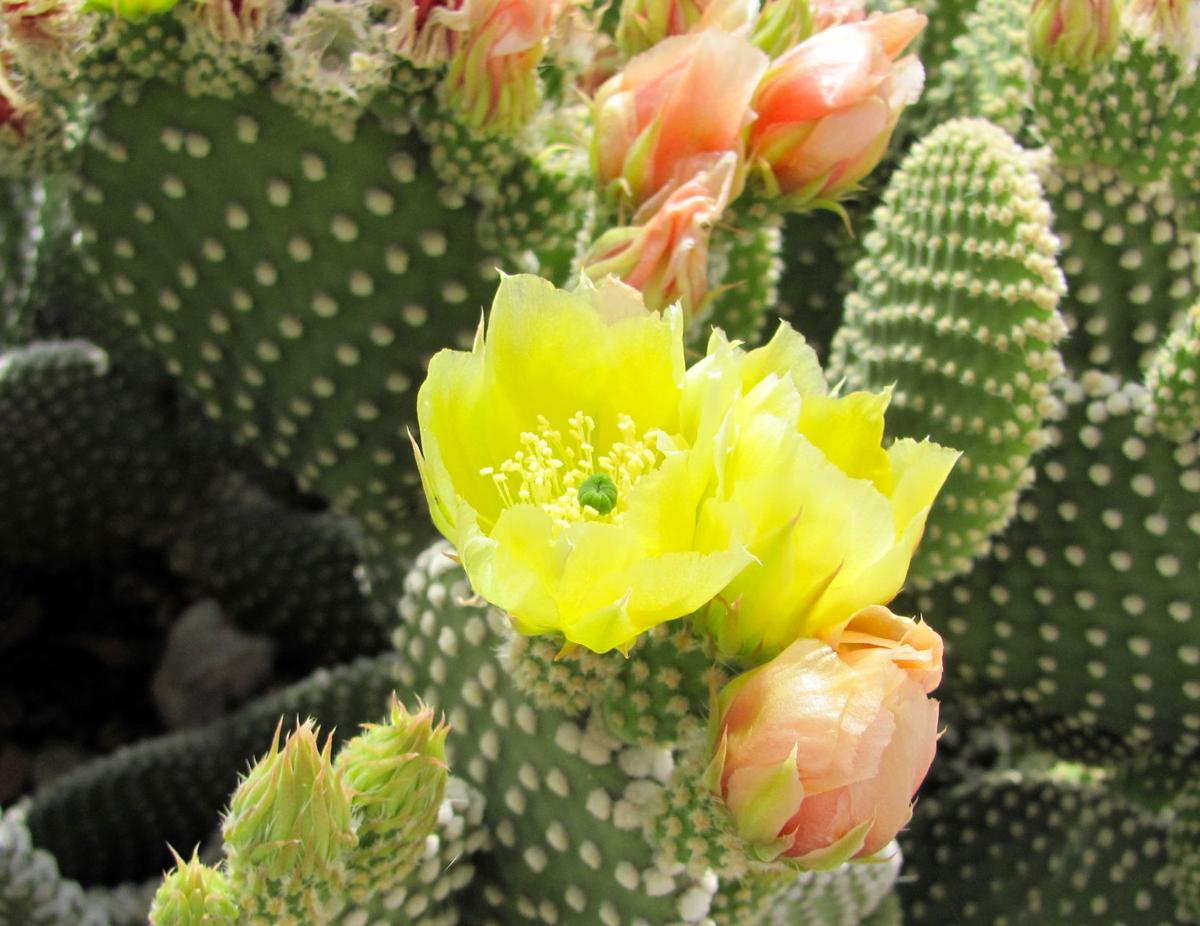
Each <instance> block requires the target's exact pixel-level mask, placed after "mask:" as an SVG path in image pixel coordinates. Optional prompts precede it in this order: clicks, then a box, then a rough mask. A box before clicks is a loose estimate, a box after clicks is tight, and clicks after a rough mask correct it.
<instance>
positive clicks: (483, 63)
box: [446, 0, 559, 132]
mask: <svg viewBox="0 0 1200 926" xmlns="http://www.w3.org/2000/svg"><path fill="white" fill-rule="evenodd" d="M466 9H467V11H468V14H469V15H468V21H469V27H468V29H467V31H466V34H465V36H464V37H463V38H461V39H460V40H459V42H458V43H457V49H456V50H455V52H454V55H453V58H452V59H451V62H450V70H449V73H448V74H447V75H446V88H447V94H448V96H449V98H450V101H451V102H452V103H453V104H454V105H455V107H456V108H457V109H458V110H459V113H460V114H461V115H462V116H463V118H464V119H465V120H466V121H467V122H468V123H469V124H470V125H473V126H475V127H476V128H492V129H497V130H500V131H505V132H515V131H516V130H517V129H519V128H520V127H521V126H522V125H524V124H525V123H526V122H528V121H529V119H530V118H531V117H532V116H533V113H534V111H535V110H536V109H537V106H538V102H539V93H538V86H537V66H538V63H539V62H540V61H541V60H542V56H543V55H544V54H545V51H546V47H545V46H546V37H547V36H548V35H549V34H550V30H551V29H552V28H553V26H554V21H555V19H556V17H557V15H558V12H559V4H558V2H557V0H472V2H470V3H468V4H467V7H466Z"/></svg>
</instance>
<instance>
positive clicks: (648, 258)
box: [584, 152, 737, 316]
mask: <svg viewBox="0 0 1200 926" xmlns="http://www.w3.org/2000/svg"><path fill="white" fill-rule="evenodd" d="M736 169H737V156H736V155H734V154H733V153H732V152H726V153H725V154H723V155H705V156H702V157H699V158H696V159H695V162H694V163H692V162H689V163H687V164H684V165H682V166H681V170H680V176H678V177H677V178H676V179H675V180H674V181H672V182H671V183H669V184H668V185H667V186H665V187H663V189H662V190H660V191H659V192H658V193H657V194H656V195H655V196H654V197H653V198H651V199H650V200H649V201H647V202H646V204H645V205H644V206H642V208H641V209H639V210H638V212H637V214H636V215H635V216H634V218H633V224H632V225H630V226H624V227H619V228H613V229H610V230H609V231H607V232H605V233H604V234H603V235H601V236H600V238H599V239H598V240H597V241H596V243H595V244H594V245H593V246H592V248H591V250H590V252H589V253H588V256H587V257H586V258H585V260H584V273H586V274H587V275H588V276H589V277H590V278H592V279H593V280H600V279H602V278H603V277H606V276H609V275H611V276H615V277H617V278H618V279H620V280H622V281H623V282H625V283H627V284H629V285H630V286H632V287H634V288H635V289H638V290H641V292H642V296H643V298H644V300H645V303H646V307H647V308H649V309H656V310H657V309H663V308H665V307H666V306H668V305H670V304H671V303H673V302H679V303H680V304H682V306H683V310H684V311H685V312H686V313H688V315H690V316H691V315H696V314H698V313H699V312H700V311H701V310H702V308H703V307H704V304H705V301H706V296H707V294H708V242H709V237H710V235H711V233H712V228H713V224H714V223H715V222H716V221H717V219H719V218H720V216H721V213H722V212H723V211H724V209H725V206H726V205H727V204H728V203H729V194H730V190H731V189H732V186H733V180H734V172H735V171H736Z"/></svg>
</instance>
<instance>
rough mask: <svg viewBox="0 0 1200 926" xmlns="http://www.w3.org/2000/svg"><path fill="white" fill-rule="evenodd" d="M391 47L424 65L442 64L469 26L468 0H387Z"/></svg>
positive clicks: (451, 53)
mask: <svg viewBox="0 0 1200 926" xmlns="http://www.w3.org/2000/svg"><path fill="white" fill-rule="evenodd" d="M380 6H381V7H382V8H383V9H384V10H385V11H386V15H387V35H388V47H389V48H390V49H391V51H392V52H394V53H395V54H397V55H399V56H400V57H401V58H405V59H407V60H408V61H411V62H412V63H413V64H415V65H416V66H417V67H420V68H435V67H441V66H442V65H443V64H445V63H446V62H448V61H449V60H450V59H451V58H452V57H453V56H454V52H455V50H456V49H457V48H458V46H459V43H460V42H461V41H462V34H463V32H464V30H466V28H467V27H468V25H469V16H468V13H467V4H466V0H384V2H382V3H381V4H380Z"/></svg>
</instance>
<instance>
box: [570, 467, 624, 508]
mask: <svg viewBox="0 0 1200 926" xmlns="http://www.w3.org/2000/svg"><path fill="white" fill-rule="evenodd" d="M579 504H581V505H586V506H587V507H588V508H591V509H592V510H593V511H596V512H599V513H600V514H608V513H609V512H610V511H612V510H613V509H614V508H616V507H617V484H616V483H615V482H613V481H612V477H611V476H609V475H608V473H592V475H590V476H588V477H587V479H585V480H583V485H581V486H580V487H579Z"/></svg>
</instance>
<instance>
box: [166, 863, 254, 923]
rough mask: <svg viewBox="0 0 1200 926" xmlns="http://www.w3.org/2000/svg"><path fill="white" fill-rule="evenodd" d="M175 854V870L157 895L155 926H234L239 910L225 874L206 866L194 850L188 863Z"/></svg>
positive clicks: (168, 876) (167, 877)
mask: <svg viewBox="0 0 1200 926" xmlns="http://www.w3.org/2000/svg"><path fill="white" fill-rule="evenodd" d="M171 855H172V856H174V858H175V868H174V869H172V871H171V872H170V873H169V874H168V875H167V876H166V877H165V878H164V879H163V883H162V884H161V885H159V888H158V891H157V892H155V894H154V902H153V903H152V904H151V906H150V924H151V926H233V924H234V923H236V922H237V919H238V910H237V904H236V903H234V900H233V893H232V891H231V890H230V887H229V880H228V878H226V877H225V874H224V872H222V871H221V870H220V869H217V868H209V867H208V866H207V865H202V864H201V863H200V859H199V857H198V855H197V853H196V852H195V851H194V850H193V852H192V857H191V859H189V860H188V861H186V862H185V861H184V860H183V859H182V858H181V857H180V856H179V854H178V853H177V852H176V851H175V850H174V849H172V850H171Z"/></svg>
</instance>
